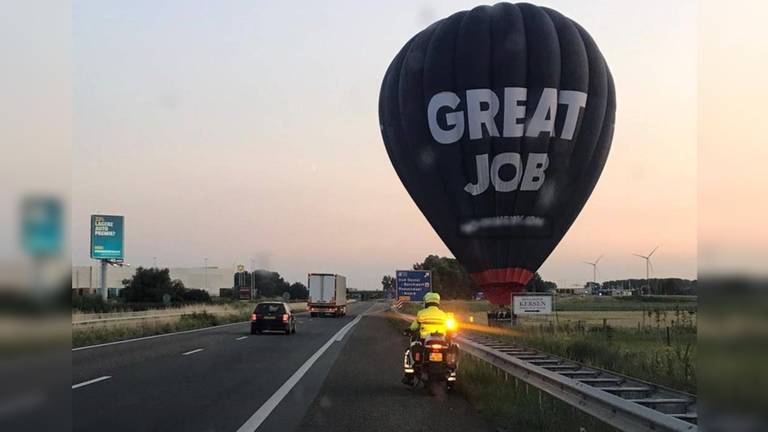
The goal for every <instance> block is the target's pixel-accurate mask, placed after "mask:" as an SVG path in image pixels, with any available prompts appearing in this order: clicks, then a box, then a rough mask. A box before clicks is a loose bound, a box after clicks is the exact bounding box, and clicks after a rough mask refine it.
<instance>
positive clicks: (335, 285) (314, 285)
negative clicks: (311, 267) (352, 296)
mask: <svg viewBox="0 0 768 432" xmlns="http://www.w3.org/2000/svg"><path fill="white" fill-rule="evenodd" d="M307 287H308V288H309V300H307V308H308V309H309V314H310V316H312V317H318V316H323V315H332V316H334V317H340V316H344V315H346V314H347V278H345V277H344V276H342V275H338V274H333V273H309V275H307Z"/></svg>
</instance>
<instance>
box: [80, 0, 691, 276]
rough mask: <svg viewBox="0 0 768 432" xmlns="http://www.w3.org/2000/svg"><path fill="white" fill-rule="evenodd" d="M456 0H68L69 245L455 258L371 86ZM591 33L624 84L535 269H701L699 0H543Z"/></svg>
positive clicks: (161, 256)
mask: <svg viewBox="0 0 768 432" xmlns="http://www.w3.org/2000/svg"><path fill="white" fill-rule="evenodd" d="M476 4H477V3H471V2H462V1H431V2H413V1H399V2H396V1H393V2H359V1H358V2H355V1H349V2H341V1H334V2H323V3H322V4H321V2H302V3H297V2H277V1H274V2H251V1H222V2H215V3H212V2H207V1H160V2H158V1H132V2H123V1H113V0H109V1H102V0H99V1H96V0H91V1H75V2H74V3H73V14H72V17H73V20H72V41H71V45H72V51H71V52H72V59H71V64H72V66H71V67H72V79H73V83H74V85H73V87H72V101H73V117H72V119H73V121H72V137H73V144H72V154H71V161H72V190H71V198H72V200H71V223H72V232H71V244H72V262H73V264H75V265H86V264H89V263H91V261H90V260H89V258H88V241H89V240H88V221H89V215H90V214H93V213H109V214H122V215H125V218H126V258H127V259H126V260H127V262H129V263H131V264H132V265H134V266H138V265H151V264H152V263H153V260H154V257H157V262H158V264H160V265H162V266H174V267H175V266H180V267H193V266H202V265H203V262H204V258H206V257H207V258H208V262H209V264H210V265H219V266H233V265H236V264H244V265H246V267H250V266H251V263H252V262H253V264H254V265H255V266H256V267H266V268H269V269H272V270H275V271H278V272H280V273H281V274H282V275H284V277H286V279H288V280H291V281H303V280H305V279H306V273H307V272H315V271H323V272H334V273H341V274H345V275H346V276H347V278H348V284H349V285H350V286H352V287H358V288H361V289H377V288H379V287H380V283H379V282H380V280H381V277H382V275H384V274H391V273H393V271H394V270H395V269H399V268H408V267H410V266H411V265H413V264H414V263H415V262H418V261H420V260H422V259H423V258H424V257H425V256H426V255H428V254H439V255H446V256H450V252H449V251H448V250H447V248H446V247H445V246H444V245H443V244H442V242H441V241H440V239H439V238H438V236H437V235H436V234H435V232H434V231H433V229H432V228H431V226H430V225H429V224H428V223H427V221H426V220H425V219H424V217H423V215H422V214H421V213H420V211H419V210H418V209H417V207H416V206H415V204H414V203H413V202H412V200H411V199H410V197H409V196H408V194H407V193H406V191H405V189H404V188H403V186H402V184H401V183H400V181H399V179H398V177H397V175H396V174H395V171H394V169H393V168H392V166H391V164H390V162H389V158H388V157H387V154H386V151H385V149H384V145H383V142H382V139H381V135H380V132H379V124H378V93H379V88H380V86H381V80H382V78H383V76H384V72H385V71H386V68H387V66H388V65H389V63H390V62H391V60H392V59H393V57H394V56H395V54H396V53H397V52H398V51H399V49H400V48H401V47H402V45H403V44H404V43H405V42H406V41H407V40H408V39H409V38H410V37H411V36H413V35H414V34H416V33H417V32H418V31H420V30H422V29H423V28H424V27H426V26H427V25H429V24H430V23H432V22H434V21H436V20H438V19H440V18H443V17H445V16H448V15H449V14H451V13H453V12H456V11H459V10H464V9H468V8H471V7H472V6H474V5H476ZM538 4H541V5H545V6H549V7H552V8H554V9H557V10H558V11H560V12H562V13H563V14H565V15H566V16H568V17H570V18H572V19H574V20H575V21H577V22H579V23H580V24H581V25H582V26H584V27H585V28H586V29H587V30H588V31H589V32H590V34H591V35H592V37H593V38H594V39H595V40H596V42H597V44H598V45H599V47H600V49H601V51H602V53H603V55H604V56H605V58H606V61H607V62H608V65H609V67H610V68H611V71H612V74H613V76H614V79H615V83H616V90H617V105H618V107H617V117H616V130H615V134H614V138H613V145H612V149H611V154H610V157H609V159H608V162H607V164H606V167H605V169H604V171H603V174H602V177H601V179H600V181H599V182H598V184H597V187H596V188H595V190H594V192H593V194H592V197H591V198H590V200H589V202H588V203H587V205H586V206H585V208H584V210H583V211H582V213H581V215H580V216H579V217H578V218H577V220H576V222H575V223H574V224H573V226H572V228H571V229H570V231H569V232H568V233H567V234H566V235H565V237H564V238H563V240H562V241H561V243H560V244H559V246H558V247H557V248H556V249H555V251H554V252H553V253H552V255H551V256H550V257H549V258H548V260H547V261H546V262H545V263H544V265H543V266H542V268H541V269H540V273H541V274H542V276H543V277H544V278H545V279H548V280H553V281H556V282H557V283H558V284H560V285H570V284H576V283H579V284H581V283H584V282H585V281H587V280H590V279H591V277H592V269H591V267H590V266H588V265H586V264H584V263H583V261H587V260H589V261H591V260H594V259H595V258H597V257H598V256H600V255H604V258H603V259H602V260H601V262H600V266H599V271H598V280H609V279H616V278H626V277H635V278H640V277H644V275H645V265H644V262H643V261H642V260H641V259H639V258H637V257H634V256H633V255H632V254H633V253H639V254H645V253H647V252H649V251H650V250H651V249H653V248H654V247H655V246H657V245H658V246H659V249H658V251H657V252H656V253H655V254H654V259H653V266H654V276H658V277H685V278H695V277H696V270H697V267H696V266H697V261H696V260H697V211H698V208H697V127H698V124H697V122H698V117H697V116H698V115H699V111H698V105H697V97H698V92H699V87H698V86H699V84H698V79H699V76H698V69H697V68H698V66H699V58H698V56H699V50H698V41H697V38H698V21H697V17H698V15H697V14H698V10H697V4H696V2H693V1H679V2H667V1H649V2H642V3H637V2H614V1H592V2H589V3H585V2H583V1H578V0H573V1H566V0H563V1H547V2H539V3H538Z"/></svg>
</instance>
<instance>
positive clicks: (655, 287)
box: [602, 278, 698, 295]
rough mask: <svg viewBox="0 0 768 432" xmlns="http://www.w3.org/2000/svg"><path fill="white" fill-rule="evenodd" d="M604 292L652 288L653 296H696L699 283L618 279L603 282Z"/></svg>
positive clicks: (668, 279) (687, 280)
mask: <svg viewBox="0 0 768 432" xmlns="http://www.w3.org/2000/svg"><path fill="white" fill-rule="evenodd" d="M602 285H603V289H604V290H613V289H625V290H639V289H640V288H641V287H644V286H646V285H649V286H650V293H649V294H652V295H696V294H697V285H698V284H697V281H696V280H690V279H681V278H651V279H649V280H645V279H618V280H610V281H605V282H603V284H602Z"/></svg>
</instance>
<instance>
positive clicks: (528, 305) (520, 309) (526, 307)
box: [512, 295, 552, 315]
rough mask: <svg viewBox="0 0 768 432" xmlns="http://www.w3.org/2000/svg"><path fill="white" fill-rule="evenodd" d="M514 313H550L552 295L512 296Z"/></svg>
mask: <svg viewBox="0 0 768 432" xmlns="http://www.w3.org/2000/svg"><path fill="white" fill-rule="evenodd" d="M512 301H513V303H514V312H515V315H546V314H551V313H552V296H521V295H516V296H513V297H512Z"/></svg>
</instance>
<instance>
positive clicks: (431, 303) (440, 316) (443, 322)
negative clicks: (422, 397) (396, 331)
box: [403, 292, 450, 385]
mask: <svg viewBox="0 0 768 432" xmlns="http://www.w3.org/2000/svg"><path fill="white" fill-rule="evenodd" d="M424 305H425V307H424V309H422V310H420V311H419V312H418V313H417V314H416V319H415V320H413V322H412V323H411V326H410V328H409V330H410V332H411V345H410V346H409V347H408V349H407V350H406V351H405V366H406V367H405V369H406V371H405V372H404V373H405V376H404V377H403V384H406V385H413V379H414V372H413V357H412V356H411V347H412V346H413V345H414V344H416V343H418V342H419V340H421V339H424V338H426V337H427V336H429V335H430V334H431V333H435V332H437V333H441V334H446V332H447V330H448V325H447V323H448V320H449V319H450V316H449V315H448V314H447V313H445V312H443V311H442V310H441V309H440V294H438V293H436V292H429V293H427V294H425V295H424ZM408 370H410V372H408Z"/></svg>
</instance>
